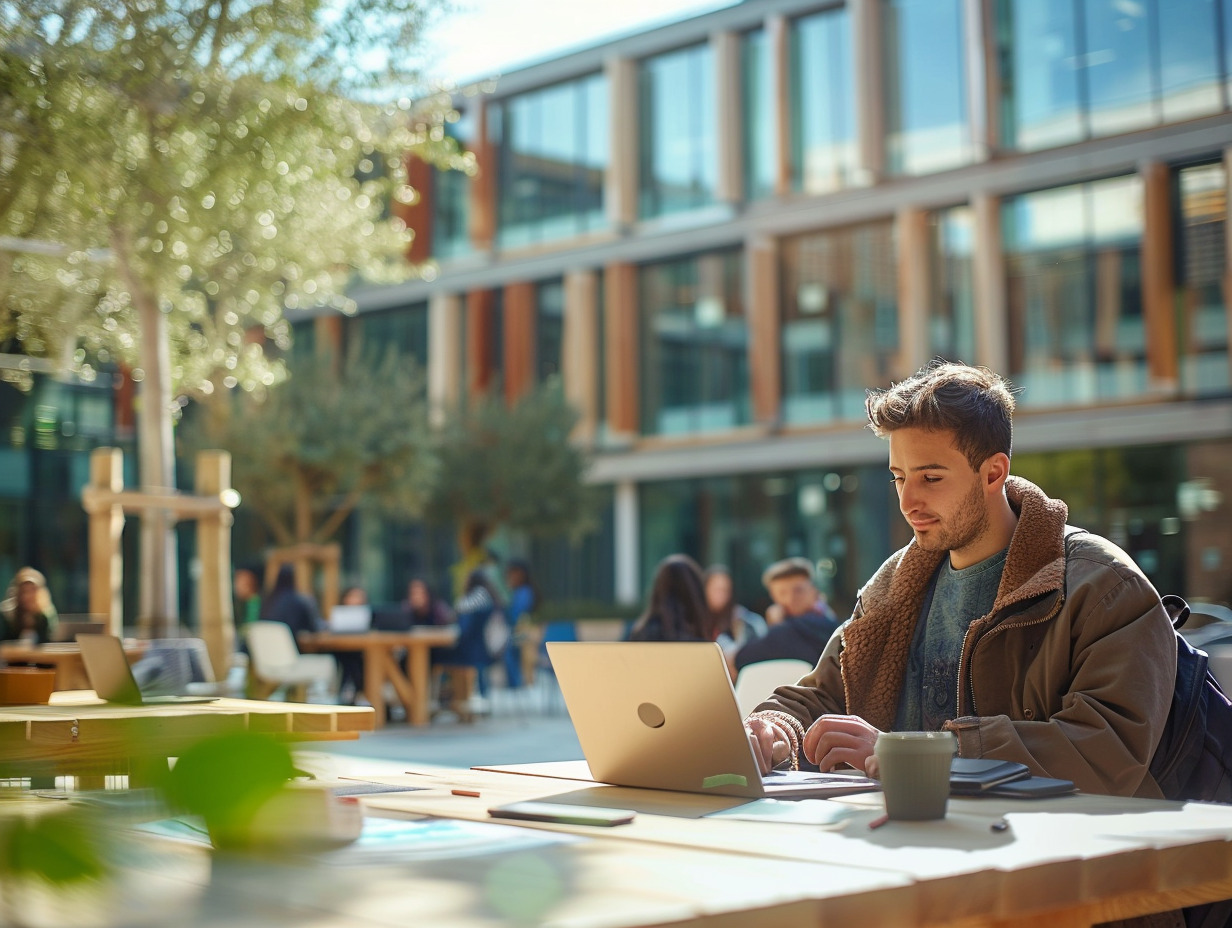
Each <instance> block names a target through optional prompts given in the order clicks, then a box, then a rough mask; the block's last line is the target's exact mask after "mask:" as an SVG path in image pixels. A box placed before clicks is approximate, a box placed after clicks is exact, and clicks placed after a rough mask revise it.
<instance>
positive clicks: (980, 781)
mask: <svg viewBox="0 0 1232 928" xmlns="http://www.w3.org/2000/svg"><path fill="white" fill-rule="evenodd" d="M1030 774H1031V771H1030V770H1028V769H1027V765H1026V764H1020V763H1018V762H1017V761H1012V760H994V759H991V758H985V757H955V758H954V759H953V760H952V761H951V762H950V792H951V793H954V794H957V795H964V794H966V795H970V794H978V793H983V792H985V791H986V790H989V789H991V788H992V787H994V786H1000V785H1001V784H1002V783H1010V782H1013V781H1014V780H1021V779H1023V778H1024V777H1027V776H1030Z"/></svg>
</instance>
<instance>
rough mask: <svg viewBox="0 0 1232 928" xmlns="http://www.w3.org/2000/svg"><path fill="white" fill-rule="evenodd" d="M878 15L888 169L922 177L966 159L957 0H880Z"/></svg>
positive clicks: (960, 1) (970, 148)
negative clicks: (882, 48) (881, 26)
mask: <svg viewBox="0 0 1232 928" xmlns="http://www.w3.org/2000/svg"><path fill="white" fill-rule="evenodd" d="M1032 2H1034V0H1032ZM883 12H884V16H885V21H884V30H885V68H886V95H885V107H886V110H885V117H886V154H887V158H888V162H889V170H890V172H891V173H892V174H928V173H931V172H933V171H944V170H946V169H948V168H954V167H958V166H959V165H962V164H966V163H967V162H969V161H971V159H972V156H973V153H974V152H973V146H972V144H971V136H970V129H969V126H968V119H967V79H966V73H965V71H966V69H965V66H964V62H965V60H966V59H965V55H964V48H963V0H886V2H885V6H884V7H883Z"/></svg>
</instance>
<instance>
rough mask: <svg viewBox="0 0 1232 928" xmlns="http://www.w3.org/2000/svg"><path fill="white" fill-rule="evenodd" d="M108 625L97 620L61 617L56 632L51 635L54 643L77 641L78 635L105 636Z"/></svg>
mask: <svg viewBox="0 0 1232 928" xmlns="http://www.w3.org/2000/svg"><path fill="white" fill-rule="evenodd" d="M105 634H107V623H106V622H99V621H96V620H86V619H74V618H72V617H71V616H63V615H62V616H60V621H59V622H57V623H56V628H55V631H53V632H52V634H51V639H52V641H76V640H77V636H78V635H105Z"/></svg>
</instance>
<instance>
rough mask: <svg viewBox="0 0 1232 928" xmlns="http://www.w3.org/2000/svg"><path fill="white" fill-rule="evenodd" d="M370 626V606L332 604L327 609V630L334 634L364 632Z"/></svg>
mask: <svg viewBox="0 0 1232 928" xmlns="http://www.w3.org/2000/svg"><path fill="white" fill-rule="evenodd" d="M371 627H372V607H371V606H334V608H333V609H331V610H329V630H330V631H331V632H334V633H335V634H354V633H356V632H366V631H367V630H368V629H369V628H371Z"/></svg>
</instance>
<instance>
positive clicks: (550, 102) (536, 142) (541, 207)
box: [489, 74, 608, 247]
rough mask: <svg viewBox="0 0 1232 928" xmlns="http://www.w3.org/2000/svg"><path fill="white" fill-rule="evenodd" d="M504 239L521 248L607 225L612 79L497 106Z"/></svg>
mask: <svg viewBox="0 0 1232 928" xmlns="http://www.w3.org/2000/svg"><path fill="white" fill-rule="evenodd" d="M489 133H490V135H491V139H492V143H493V144H494V145H495V146H496V148H497V151H498V156H497V157H498V165H499V166H498V171H499V178H500V181H499V188H500V203H499V215H500V222H499V242H500V244H501V245H502V246H505V247H509V246H519V245H527V244H532V243H535V242H541V241H550V240H553V239H560V238H567V237H569V236H573V235H579V234H581V233H583V232H586V231H589V230H591V229H597V228H600V227H602V226H603V225H604V224H605V222H606V219H605V217H604V212H603V178H604V174H605V172H606V171H607V165H608V94H607V79H606V78H605V77H604V76H603V75H602V74H596V75H593V76H591V77H587V78H583V79H581V80H576V81H569V82H567V83H564V84H556V85H554V86H552V87H547V88H544V89H543V90H536V91H532V92H530V93H524V94H520V95H518V96H516V97H511V98H509V99H507V100H503V101H501V102H499V103H497V104H495V105H493V107H492V110H491V115H490V121H489Z"/></svg>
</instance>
